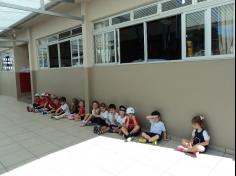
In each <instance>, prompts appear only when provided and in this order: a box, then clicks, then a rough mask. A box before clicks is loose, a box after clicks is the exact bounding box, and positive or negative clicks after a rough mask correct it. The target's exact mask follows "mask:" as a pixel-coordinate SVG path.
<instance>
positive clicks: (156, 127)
mask: <svg viewBox="0 0 236 176" xmlns="http://www.w3.org/2000/svg"><path fill="white" fill-rule="evenodd" d="M150 123H151V128H150V132H151V133H155V134H159V135H161V134H162V133H163V132H165V131H166V127H165V124H164V123H163V122H162V121H158V122H156V121H153V120H150Z"/></svg>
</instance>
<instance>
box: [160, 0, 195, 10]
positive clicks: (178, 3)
mask: <svg viewBox="0 0 236 176" xmlns="http://www.w3.org/2000/svg"><path fill="white" fill-rule="evenodd" d="M190 4H192V0H171V1H167V2H164V3H163V4H162V11H163V12H165V11H168V10H172V9H176V8H179V7H184V6H187V5H190Z"/></svg>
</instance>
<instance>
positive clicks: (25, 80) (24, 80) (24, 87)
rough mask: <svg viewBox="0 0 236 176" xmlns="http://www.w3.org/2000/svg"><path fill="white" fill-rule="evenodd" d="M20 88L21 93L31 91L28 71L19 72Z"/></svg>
mask: <svg viewBox="0 0 236 176" xmlns="http://www.w3.org/2000/svg"><path fill="white" fill-rule="evenodd" d="M20 90H21V93H28V92H31V84H30V73H27V72H22V73H20Z"/></svg>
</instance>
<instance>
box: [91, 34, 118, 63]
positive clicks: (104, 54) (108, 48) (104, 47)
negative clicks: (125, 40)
mask: <svg viewBox="0 0 236 176" xmlns="http://www.w3.org/2000/svg"><path fill="white" fill-rule="evenodd" d="M95 56H96V63H113V62H115V36H114V31H112V32H108V33H104V34H99V35H97V36H95Z"/></svg>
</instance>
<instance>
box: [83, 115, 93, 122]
mask: <svg viewBox="0 0 236 176" xmlns="http://www.w3.org/2000/svg"><path fill="white" fill-rule="evenodd" d="M92 118H93V115H92V114H91V115H89V117H88V118H87V120H84V121H85V124H86V123H88V122H89V121H90V120H91V119H92Z"/></svg>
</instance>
